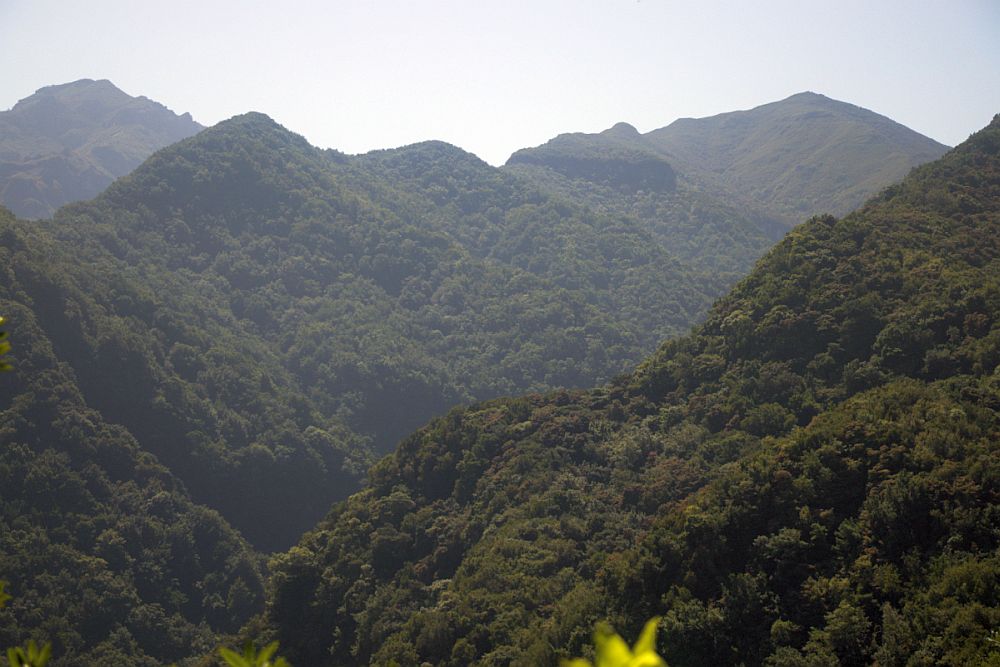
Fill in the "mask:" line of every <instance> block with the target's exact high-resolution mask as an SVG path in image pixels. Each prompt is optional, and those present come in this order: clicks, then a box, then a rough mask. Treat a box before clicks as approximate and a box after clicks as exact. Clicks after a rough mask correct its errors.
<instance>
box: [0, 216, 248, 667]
mask: <svg viewBox="0 0 1000 667" xmlns="http://www.w3.org/2000/svg"><path fill="white" fill-rule="evenodd" d="M0 239H2V244H0V245H2V247H0V276H2V280H0V282H2V285H0V302H2V304H3V312H4V315H5V316H6V317H7V318H8V319H9V320H10V321H11V322H12V323H13V325H14V326H13V328H12V329H11V332H12V333H13V338H14V347H15V349H16V355H15V357H16V362H15V363H14V365H13V366H14V368H13V371H12V372H10V373H3V374H0V397H2V398H0V405H2V408H0V443H2V447H0V578H2V579H3V580H4V581H6V582H7V584H8V585H7V586H6V591H7V592H8V593H11V594H12V595H13V598H12V599H11V600H10V601H9V602H8V603H7V605H6V606H5V607H4V609H2V610H0V646H4V647H10V646H15V645H23V644H24V642H25V641H26V640H27V639H28V638H35V639H38V640H39V641H45V640H51V641H53V642H54V646H55V648H54V655H55V656H56V658H55V659H54V660H53V662H52V663H50V664H52V665H53V667H70V666H72V665H84V664H87V665H89V664H115V665H143V666H147V665H148V666H150V667H152V666H154V665H163V664H167V663H170V662H172V661H175V660H180V659H182V658H185V657H188V656H191V655H192V654H199V653H205V652H208V651H210V650H212V649H213V648H214V646H215V644H216V642H217V641H218V639H219V637H220V636H221V635H225V634H227V633H233V632H235V631H236V630H238V629H239V628H240V627H241V626H242V625H243V624H245V623H246V622H247V621H248V620H249V619H250V618H251V617H252V616H253V614H255V613H257V612H258V611H259V609H260V607H261V604H262V602H263V595H264V577H263V573H264V567H263V562H262V561H261V558H260V556H259V555H258V554H257V553H256V552H255V551H254V550H253V548H251V547H250V545H249V544H247V542H246V541H245V540H244V539H243V538H242V537H241V536H240V535H239V533H237V532H236V531H235V530H234V529H233V528H232V527H231V526H230V525H229V524H228V523H227V522H226V521H225V520H224V519H223V518H222V517H221V516H220V515H219V514H218V512H216V511H214V510H212V509H209V508H207V507H205V506H204V505H199V504H197V503H195V502H193V501H192V499H191V497H190V495H189V494H188V492H187V491H186V490H185V487H184V484H183V483H182V482H181V481H180V480H179V479H178V478H177V477H176V476H175V475H173V474H172V473H171V472H170V470H168V469H167V468H166V467H165V466H163V465H162V463H161V462H159V461H158V460H157V459H156V458H155V457H154V456H152V455H151V454H149V453H148V452H147V451H144V449H143V447H142V446H141V444H140V443H139V442H138V441H137V440H136V439H135V437H134V436H133V435H132V434H131V433H130V432H129V431H128V430H126V429H125V428H123V427H122V426H121V425H119V424H115V423H112V422H110V421H109V420H107V419H106V418H105V417H104V416H103V415H102V414H101V413H100V412H99V411H98V410H95V409H94V408H93V407H92V406H90V405H88V404H87V402H86V400H85V399H84V392H83V391H82V390H81V385H80V383H79V382H78V375H77V374H76V372H75V371H74V370H73V368H72V367H71V366H70V365H69V364H68V363H66V361H65V360H64V359H65V358H66V356H67V355H66V350H65V349H60V344H62V343H66V341H65V339H64V340H58V339H56V338H54V337H50V336H49V334H48V332H47V331H46V328H45V326H44V320H45V319H46V318H47V314H46V313H44V312H43V311H44V309H43V308H40V307H37V306H40V305H41V303H40V302H42V301H44V300H45V299H47V298H49V299H51V301H50V302H49V303H48V304H47V306H49V307H51V308H53V309H55V310H58V309H61V308H65V309H67V311H68V312H67V314H66V317H68V318H70V319H73V318H79V317H94V316H98V315H101V313H100V311H99V310H98V309H95V308H93V307H92V306H93V304H92V303H91V302H89V301H88V300H87V297H86V295H84V294H82V293H80V292H79V290H80V289H81V288H83V287H84V286H82V285H75V286H70V285H69V284H68V273H67V269H66V267H64V266H63V263H64V262H70V263H72V262H71V260H68V259H67V256H66V250H67V249H65V248H59V247H57V246H55V245H54V244H53V243H52V242H51V239H46V238H44V237H43V236H42V235H40V234H39V233H38V232H37V230H33V229H32V225H26V224H23V223H19V222H17V221H15V220H14V219H13V217H12V216H11V215H10V214H9V212H7V211H4V210H2V209H0ZM25 290H27V291H30V292H32V293H33V294H34V296H35V298H36V299H38V301H36V302H35V304H32V302H31V301H30V300H29V299H27V298H26V297H25ZM64 290H69V291H64ZM122 297H123V298H124V293H122ZM32 305H35V306H36V307H35V308H33V307H31V306H32ZM91 324H93V323H91ZM105 333H106V331H105ZM77 345H81V346H83V345H86V343H85V342H84V341H78V342H77ZM103 345H104V347H105V349H107V348H109V347H110V344H109V341H107V340H105V341H104V343H103ZM104 370H105V371H106V372H110V371H112V370H113V369H112V368H111V367H106V368H105V369H104ZM110 381H111V382H113V383H115V384H117V386H118V389H119V390H120V391H128V390H129V383H130V382H135V379H134V378H133V379H130V378H127V377H117V378H114V379H113V380H110Z"/></svg>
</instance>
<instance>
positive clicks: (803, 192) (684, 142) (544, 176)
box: [504, 93, 947, 287]
mask: <svg viewBox="0 0 1000 667" xmlns="http://www.w3.org/2000/svg"><path fill="white" fill-rule="evenodd" d="M946 149H947V147H946V146H943V145H941V144H939V143H937V142H935V141H933V140H931V139H928V138H927V137H924V136H922V135H920V134H917V133H916V132H914V131H912V130H909V129H908V128H906V127H904V126H902V125H899V124H898V123H895V122H893V121H891V120H889V119H888V118H885V117H884V116H880V115H878V114H876V113H873V112H871V111H867V110H865V109H861V108H860V107H856V106H854V105H851V104H846V103H844V102H838V101H836V100H831V99H829V98H827V97H824V96H822V95H817V94H815V93H801V94H798V95H793V96H792V97H789V98H788V99H785V100H781V101H779V102H773V103H771V104H766V105H763V106H760V107H757V108H755V109H751V110H749V111H735V112H731V113H726V114H721V115H718V116H712V117H710V118H701V119H682V120H678V121H675V122H674V123H671V124H670V125H668V126H667V127H664V128H661V129H658V130H654V131H652V132H648V133H646V134H641V133H639V132H638V131H637V130H636V129H635V128H634V127H632V126H631V125H628V124H627V123H618V124H617V125H615V126H614V127H612V128H610V129H608V130H605V131H604V132H600V133H597V134H582V133H576V134H562V135H559V136H558V137H556V138H554V139H552V140H551V141H549V142H548V143H546V144H544V145H542V146H539V147H536V148H527V149H522V150H520V151H517V152H515V153H514V154H513V155H512V156H511V157H510V159H509V160H508V162H507V164H506V165H505V167H504V169H505V170H506V171H508V172H510V173H513V174H516V175H519V176H521V177H523V178H525V179H526V180H528V181H530V182H531V183H533V184H534V185H536V186H538V187H540V188H541V189H543V190H545V191H546V192H549V193H552V194H554V195H558V196H561V197H564V198H568V199H572V200H574V201H577V202H581V203H585V204H586V205H587V206H589V207H591V208H593V209H595V210H598V211H602V212H604V213H608V214H614V215H627V216H630V217H633V218H635V219H636V220H637V221H639V222H640V223H642V224H643V225H644V226H645V227H646V229H647V230H648V231H649V232H650V233H651V234H652V235H653V236H654V238H656V239H657V240H658V241H659V242H660V243H661V245H662V246H663V247H664V248H665V249H667V251H668V252H670V253H671V254H673V255H675V256H676V257H678V258H680V259H683V260H685V261H688V262H690V263H691V264H692V265H693V266H697V267H703V268H705V269H706V270H707V272H708V273H711V274H712V275H715V276H718V277H719V278H720V279H722V280H724V281H726V285H727V287H728V286H730V285H731V284H732V283H733V282H735V281H736V280H737V279H738V278H740V277H742V276H744V275H746V274H747V272H749V270H750V269H751V268H752V267H753V264H754V262H756V261H757V259H758V258H759V257H760V256H761V255H762V254H764V252H765V251H766V250H767V249H768V248H770V247H771V245H773V244H774V242H775V241H777V240H778V239H780V238H781V236H782V235H784V234H785V232H787V231H788V229H789V228H790V227H791V226H793V225H794V224H797V223H798V222H799V221H801V220H803V219H805V218H806V217H808V216H810V215H813V214H818V213H832V214H835V215H843V214H845V213H847V212H849V211H850V210H852V209H854V208H856V207H857V206H859V205H860V204H861V203H862V202H863V201H864V200H865V199H867V198H868V197H870V196H872V195H874V194H875V193H877V192H878V191H879V190H881V189H882V188H884V187H886V186H888V185H891V184H892V183H895V182H896V181H898V180H899V179H901V178H902V177H903V176H905V175H906V174H907V172H908V171H909V170H910V169H911V168H912V167H915V166H917V165H919V164H922V163H924V162H927V161H929V160H933V159H935V158H937V157H940V156H941V155H942V154H943V153H944V151H945V150H946Z"/></svg>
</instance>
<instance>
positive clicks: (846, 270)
mask: <svg viewBox="0 0 1000 667" xmlns="http://www.w3.org/2000/svg"><path fill="white" fill-rule="evenodd" d="M998 232H1000V117H998V118H997V119H995V120H994V122H993V123H992V124H991V125H990V126H989V127H987V128H986V129H984V130H983V131H981V132H979V133H977V134H975V135H973V136H972V137H971V138H970V139H969V140H968V141H967V142H965V143H964V144H962V145H961V146H960V147H958V148H957V149H955V150H953V151H951V152H950V153H948V154H947V155H946V156H944V157H943V158H942V159H940V160H938V161H937V162H934V163H931V164H928V165H926V166H924V167H921V168H919V169H917V170H915V171H914V172H913V173H912V174H911V175H910V176H909V177H908V178H907V179H906V180H905V181H903V183H902V184H900V185H898V186H894V187H893V188H890V189H889V190H887V191H886V192H885V193H883V194H882V195H880V196H879V197H877V198H876V199H874V200H872V201H871V202H869V203H868V204H867V205H866V206H864V207H863V208H862V209H861V210H859V211H857V212H855V213H852V214H850V215H848V216H846V217H845V218H843V219H841V220H836V219H834V218H832V217H828V216H822V217H817V218H815V219H813V220H810V221H809V222H808V223H806V224H804V225H802V226H800V227H798V228H796V229H795V230H793V231H792V232H791V233H790V234H789V235H788V237H787V238H786V239H785V240H784V241H783V242H781V243H780V244H779V245H778V246H777V247H776V248H774V249H773V250H772V251H771V252H769V253H768V254H767V255H766V256H765V258H764V259H763V260H762V261H761V262H760V264H759V265H758V266H757V267H756V269H755V270H754V271H753V273H752V274H751V275H750V276H749V277H748V278H747V279H745V280H744V281H742V282H741V283H740V284H739V285H738V286H737V287H736V288H735V289H734V290H733V292H732V293H730V294H729V295H728V296H726V297H725V298H723V299H722V300H720V301H719V302H718V303H717V304H716V305H715V307H714V308H713V309H712V311H711V312H710V314H709V316H708V319H707V321H706V322H705V323H704V324H703V325H701V326H699V327H698V328H697V329H696V330H695V331H694V332H693V333H692V334H691V335H689V336H686V337H683V338H679V339H676V340H674V341H670V342H668V343H666V344H665V345H664V346H663V347H662V348H661V349H660V350H659V351H658V352H657V353H656V354H655V355H653V356H652V357H651V358H650V359H649V360H647V361H646V362H645V363H644V364H642V366H641V367H640V368H639V369H638V370H637V371H636V372H635V373H634V374H632V375H630V376H627V377H624V378H622V379H619V380H617V381H615V382H613V383H611V384H610V385H608V386H606V387H602V388H599V389H594V390H590V391H558V392H555V393H550V394H531V395H527V396H524V397H522V398H516V399H501V400H496V401H490V402H486V403H481V404H477V405H474V406H471V407H468V408H461V409H455V410H453V411H452V412H450V413H449V414H448V415H447V416H445V417H441V418H439V419H436V420H434V421H433V422H431V423H430V424H429V425H428V426H427V427H425V428H423V429H421V430H420V431H418V432H416V433H415V434H413V435H412V436H410V437H409V438H407V439H406V440H404V441H403V442H402V444H401V445H400V447H399V448H398V449H397V451H396V452H394V453H393V454H392V455H391V456H389V457H387V458H385V459H384V460H382V461H381V462H379V463H378V464H377V465H376V466H375V468H374V469H373V470H372V472H371V475H370V481H369V484H368V486H367V487H366V488H365V489H364V490H363V491H362V492H360V493H358V494H356V495H354V496H353V497H351V498H350V499H349V500H348V501H346V502H344V503H341V504H339V505H337V506H335V507H334V508H333V510H332V511H331V513H330V515H329V516H328V517H327V519H326V520H325V521H323V522H322V523H321V524H320V525H319V526H318V527H317V528H316V529H315V530H313V531H312V532H310V533H309V534H307V535H306V536H305V537H304V538H303V540H302V541H301V542H300V544H299V545H298V546H297V547H295V548H293V549H291V550H290V551H289V552H288V553H286V554H284V555H282V556H280V557H278V558H276V559H275V560H274V561H273V562H272V565H273V566H274V574H273V578H272V592H271V595H270V601H269V605H268V616H267V623H268V627H269V628H270V632H271V634H272V635H273V636H274V637H275V638H277V639H279V640H280V641H281V642H282V647H283V651H285V652H286V653H288V654H289V656H290V657H291V658H292V659H293V661H295V662H297V663H299V664H332V665H357V664H387V663H388V662H389V661H390V660H395V661H398V663H399V664H401V665H420V664H425V663H427V664H432V665H455V666H458V665H467V664H477V665H543V664H552V663H553V661H554V660H555V659H556V658H557V657H558V656H560V655H567V654H572V653H577V652H578V651H579V650H580V648H581V646H582V645H583V644H584V643H585V642H586V639H587V636H588V635H589V632H590V627H592V623H593V622H594V621H595V620H597V619H599V618H610V619H611V620H612V621H613V622H614V623H615V625H616V626H617V627H618V628H620V629H622V630H623V631H624V634H625V635H626V636H628V635H633V636H634V634H635V632H637V631H638V629H639V627H641V624H642V623H643V622H644V621H645V619H647V618H648V617H650V616H652V615H654V614H662V615H663V617H664V621H663V624H662V625H663V630H664V631H665V632H664V633H663V634H664V637H663V639H662V642H661V652H663V653H664V655H665V657H666V658H667V661H668V662H669V664H671V665H707V664H741V663H742V664H768V665H816V664H822V665H828V664H829V665H832V664H845V665H862V664H870V663H872V662H876V661H877V662H878V664H885V665H894V664H955V665H958V664H963V665H969V664H986V663H987V661H988V660H989V659H990V658H989V657H988V656H989V655H990V653H991V651H995V647H993V646H992V645H991V644H990V642H989V641H987V637H988V636H989V633H990V632H992V631H993V630H995V629H996V627H997V626H998V624H1000V583H998V582H1000V552H998V547H1000V515H998V514H997V509H996V508H997V505H998V503H997V501H998V497H997V493H998V492H997V489H1000V457H998V452H997V443H998V442H1000V414H998V411H1000V370H998V364H1000V278H998V276H1000V234H998ZM994 659H995V658H994ZM907 661H909V662H907Z"/></svg>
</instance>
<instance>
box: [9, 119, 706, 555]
mask: <svg viewBox="0 0 1000 667" xmlns="http://www.w3.org/2000/svg"><path fill="white" fill-rule="evenodd" d="M11 224H12V225H13V227H14V228H15V229H16V230H17V233H18V234H21V235H26V236H27V237H29V238H34V239H36V240H37V242H38V243H39V244H45V243H51V244H52V245H53V247H56V248H59V249H60V252H62V253H63V256H64V257H66V261H65V262H62V263H45V262H44V260H43V257H42V256H41V255H40V254H35V255H28V256H23V257H22V256H21V254H20V251H19V250H18V248H17V247H13V246H11V247H10V251H11V252H12V253H13V256H14V258H15V260H17V261H15V262H14V263H13V264H12V265H11V266H12V267H15V268H14V269H13V270H15V271H19V272H23V275H22V273H17V274H16V275H14V277H13V280H15V281H19V284H21V285H22V286H23V290H22V291H21V292H17V293H15V294H16V298H15V297H14V296H12V299H13V301H16V302H18V303H20V304H22V305H24V306H25V307H28V308H31V309H32V311H33V312H34V313H35V316H36V317H37V319H38V321H39V323H40V325H41V326H42V327H43V329H44V330H45V332H46V335H47V336H49V337H50V338H51V340H52V341H53V345H54V346H55V351H56V353H57V355H58V358H59V359H60V361H63V362H65V363H66V364H68V366H69V367H70V368H72V370H73V372H74V373H75V375H76V377H77V380H78V384H79V387H80V390H81V392H82V394H83V398H84V399H85V401H86V402H87V404H88V405H89V406H91V407H92V408H94V409H95V410H98V411H99V412H100V413H101V415H102V416H103V418H104V419H106V420H107V421H109V422H111V423H115V424H121V425H123V426H124V427H126V428H127V429H129V431H130V432H131V433H132V434H133V435H134V436H135V438H136V439H137V440H138V442H139V444H140V446H141V447H142V448H144V449H145V450H146V451H149V452H151V453H153V454H155V455H156V456H157V457H158V459H159V460H160V461H161V462H162V463H163V464H164V465H166V466H167V467H168V468H169V469H170V470H171V472H173V473H174V474H175V475H176V476H177V477H178V478H180V479H181V480H182V481H183V482H184V484H185V485H186V487H187V488H188V489H189V490H190V492H191V494H192V496H193V497H194V498H195V499H196V500H197V501H198V502H203V503H205V504H207V505H209V506H211V507H213V508H215V509H218V510H219V511H220V512H221V513H222V514H223V516H225V517H226V518H227V519H228V520H229V521H231V522H232V523H233V524H234V525H235V526H236V527H237V528H239V529H240V530H241V531H242V532H243V533H244V535H246V536H247V538H248V539H250V540H251V541H252V542H253V543H255V544H257V545H258V546H260V547H262V548H265V549H274V548H278V547H286V546H288V545H289V544H291V543H293V542H294V540H295V539H297V538H298V536H299V535H300V534H301V532H302V531H303V530H305V529H307V528H308V527H309V526H311V525H314V523H315V521H316V520H318V519H319V518H320V517H321V516H322V513H323V512H324V511H325V509H326V508H327V507H329V505H330V503H332V502H333V501H334V500H337V499H340V498H343V497H345V496H346V495H347V493H348V492H350V491H352V490H354V489H356V488H357V483H358V480H359V478H360V476H361V474H363V472H364V470H365V469H366V467H367V465H368V464H369V463H370V461H371V460H372V457H373V455H374V453H375V452H379V451H386V450H388V449H389V448H391V447H392V446H394V445H395V444H396V442H397V440H398V438H399V437H401V436H402V435H403V434H405V433H407V432H409V431H411V430H412V429H414V428H416V427H417V426H418V425H419V424H421V423H423V422H425V421H426V420H427V419H429V418H430V417H431V416H433V415H434V414H439V413H442V412H444V411H445V410H447V409H448V408H449V407H451V406H452V405H455V404H458V403H463V402H468V401H471V400H475V399H482V398H487V397H492V396H497V395H501V394H508V393H515V392H523V391H526V390H531V389H549V388H553V387H557V386H574V385H576V386H584V385H588V384H593V383H594V382H598V381H602V380H606V379H607V378H610V377H612V376H613V375H615V374H617V373H619V372H621V371H623V370H624V369H626V368H627V367H629V365H630V364H632V363H634V360H636V359H638V358H640V357H641V356H642V355H643V354H644V351H645V350H649V349H651V348H652V347H653V346H654V345H655V342H656V341H657V340H660V339H662V338H664V337H668V336H670V335H673V334H675V333H677V332H679V331H681V330H683V329H684V328H685V327H687V326H689V324H690V322H692V321H694V320H695V319H696V318H697V317H699V316H700V314H701V313H702V312H704V310H705V309H706V308H707V304H708V303H709V301H710V299H711V298H712V294H713V293H715V292H717V291H718V289H719V287H718V286H713V285H712V284H708V285H706V284H703V283H702V282H700V281H699V280H697V279H695V277H694V276H693V272H691V271H690V270H689V269H687V268H686V267H685V266H684V265H683V264H681V263H679V262H677V261H676V260H675V259H673V258H672V257H670V256H669V255H668V254H667V253H665V252H664V251H662V250H661V249H659V248H658V246H657V245H656V244H655V243H652V242H651V241H650V239H649V236H648V234H646V233H645V232H643V231H642V230H641V229H637V228H636V225H635V223H634V221H632V220H630V219H627V218H612V217H608V216H602V215H598V214H595V213H593V212H591V211H589V210H587V209H585V208H582V207H579V206H574V205H571V204H568V203H565V202H562V201H556V200H553V199H552V198H551V197H548V196H546V195H543V194H540V193H539V192H538V191H536V190H533V189H530V188H526V187H525V186H524V185H523V184H522V183H521V182H520V181H518V180H517V179H515V178H513V177H510V176H507V175H505V174H503V173H502V172H500V171H498V170H496V169H494V168H492V167H490V166H489V165H486V164H485V163H483V162H481V161H480V160H478V159H477V158H475V157H474V156H471V155H469V154H466V153H464V152H462V151H459V150H458V149H455V148H453V147H450V146H446V145H444V144H439V143H433V142H431V143H427V144H419V145H416V146H412V147H408V148H405V149H399V150H397V151H387V152H384V153H380V154H375V155H370V156H364V157H361V158H347V157H345V156H343V155H340V154H337V153H335V152H329V151H328V152H324V151H319V150H317V149H315V148H313V147H311V146H309V144H308V143H306V142H305V141H304V140H303V139H302V138H301V137H298V136H297V135H294V134H292V133H290V132H288V131H287V130H285V129H284V128H281V127H279V126H277V125H276V124H275V123H274V122H273V121H271V120H270V119H268V118H267V117H266V116H262V115H260V114H248V115H246V116H241V117H237V118H235V119H233V120H231V121H228V122H226V123H222V124H220V125H219V126H217V127H215V128H212V129H210V130H207V131H205V132H203V133H201V134H199V135H198V136H197V137H193V138H191V139H188V140H186V141H183V142H181V143H179V144H176V145H174V146H172V147H170V148H167V149H164V150H162V151H160V152H158V153H157V154H156V155H154V156H153V157H152V158H150V159H149V160H148V161H147V162H146V163H145V164H144V165H143V166H142V167H140V168H139V169H137V170H136V171H135V172H134V173H133V174H131V175H130V176H128V177H126V178H124V179H122V180H120V181H118V182H117V183H115V184H114V185H113V186H112V187H110V188H109V189H108V190H107V191H106V192H105V193H104V194H102V195H101V196H100V197H98V198H97V199H95V200H94V201H92V202H87V203H82V204H77V205H74V206H70V207H67V208H64V209H63V210H62V211H60V213H59V214H58V215H57V216H56V217H55V218H54V219H53V220H52V221H37V222H33V223H31V225H30V227H29V226H25V225H21V224H20V223H18V222H11ZM12 238H14V237H12ZM15 324H16V323H15ZM12 326H13V325H12ZM12 333H13V334H14V335H16V329H13V328H12ZM15 357H16V353H15Z"/></svg>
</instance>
